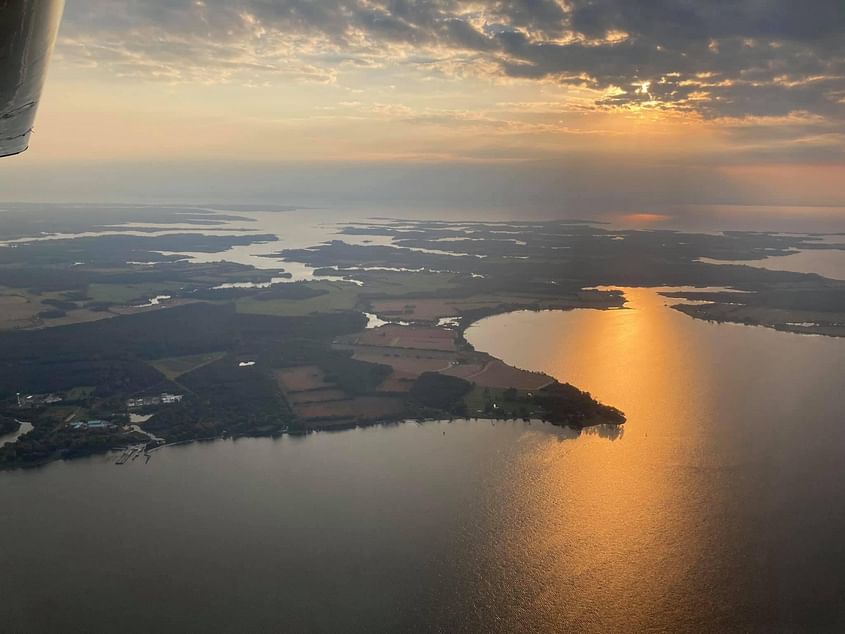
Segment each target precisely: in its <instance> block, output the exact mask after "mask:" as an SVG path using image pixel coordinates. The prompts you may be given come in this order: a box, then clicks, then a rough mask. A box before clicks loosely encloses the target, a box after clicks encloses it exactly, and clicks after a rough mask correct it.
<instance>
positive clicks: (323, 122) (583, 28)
mask: <svg viewBox="0 0 845 634" xmlns="http://www.w3.org/2000/svg"><path fill="white" fill-rule="evenodd" d="M843 30H845V9H843V6H842V3H841V2H838V1H837V0H829V1H826V2H815V3H813V9H812V11H808V10H807V8H806V6H803V5H801V4H799V3H794V2H788V1H786V0H774V1H768V2H764V1H747V2H715V3H713V2H707V3H704V2H699V3H691V2H684V3H665V2H657V1H650V2H637V3H630V2H626V1H625V0H599V1H592V2H587V1H586V0H572V1H570V2H557V1H555V0H536V1H533V2H529V1H526V0H512V1H496V2H493V1H475V2H463V1H457V0H432V1H427V2H422V1H421V2H412V1H401V0H395V1H392V2H389V1H383V0H348V1H346V2H338V1H336V0H330V1H325V2H323V1H321V2H316V3H315V2H301V1H297V0H277V1H274V2H260V1H258V0H238V1H237V2H223V1H221V0H208V1H203V0H196V1H194V2H176V1H174V0H123V1H119V0H106V1H102V0H97V1H96V2H95V1H94V0H77V1H75V2H71V3H68V6H67V8H66V14H65V20H64V23H63V25H62V30H61V33H60V39H59V43H58V45H57V48H56V54H55V58H54V62H53V66H52V69H51V73H50V77H49V81H48V86H47V91H46V94H45V98H44V101H43V105H42V110H41V113H40V115H39V119H38V121H37V124H36V130H35V132H36V134H35V135H34V137H33V149H32V151H31V152H29V153H28V154H26V155H25V156H23V157H21V158H19V159H16V160H15V161H14V162H9V163H6V164H4V165H3V170H2V173H0V187H2V189H3V191H4V193H5V198H6V199H7V200H21V201H47V200H52V201H70V200H79V201H98V200H99V201H116V200H120V201H188V202H197V201H203V200H214V201H216V202H222V201H227V200H228V201H237V202H256V203H270V202H275V203H292V204H344V205H350V204H366V205H374V204H385V205H395V204H396V203H404V204H409V205H412V206H417V207H420V206H439V207H462V208H469V207H472V208H502V207H509V206H510V207H513V206H517V205H518V206H519V207H520V208H522V209H542V210H543V211H544V212H545V213H549V214H552V215H554V214H558V215H581V216H590V215H595V216H601V215H608V214H610V215H614V214H616V215H617V216H619V217H625V218H626V219H628V220H630V221H631V222H633V223H640V224H654V223H655V221H658V223H659V221H661V220H663V219H665V218H670V219H675V220H678V219H681V218H687V219H689V218H690V217H694V216H695V215H696V214H699V213H705V211H702V209H711V211H712V207H708V206H714V205H717V206H719V207H718V209H720V210H721V211H720V212H719V214H720V217H723V218H724V217H727V218H729V217H730V216H731V212H730V208H731V207H732V206H739V207H742V208H745V209H746V210H747V209H749V208H752V209H754V211H753V215H754V217H755V218H760V215H761V214H762V217H763V218H764V220H765V219H768V218H772V219H773V221H776V220H777V219H778V218H779V217H781V216H783V215H784V213H786V214H787V215H790V214H792V215H796V216H798V217H802V216H813V217H821V218H824V219H826V221H827V222H828V224H829V223H830V222H838V221H840V220H841V218H842V217H843V206H845V194H843V189H842V187H841V183H842V182H845V152H843V148H845V144H843V140H845V134H843V133H845V130H844V129H843V121H845V79H844V78H843V77H844V76H845V38H843V37H842V33H843ZM45 183H49V184H50V187H49V188H45V186H44V184H45ZM702 206H705V207H702ZM749 206H752V207H749ZM758 207H759V208H758ZM795 207H801V208H803V209H799V210H795V209H794V208H795ZM760 208H763V209H762V211H761V210H760ZM784 210H786V211H784ZM764 224H765V222H764Z"/></svg>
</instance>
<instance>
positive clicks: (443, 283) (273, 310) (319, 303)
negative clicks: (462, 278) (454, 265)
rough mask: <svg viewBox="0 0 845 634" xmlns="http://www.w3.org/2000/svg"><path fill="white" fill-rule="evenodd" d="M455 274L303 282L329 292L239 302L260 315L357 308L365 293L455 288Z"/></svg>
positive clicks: (244, 310) (386, 274) (382, 275)
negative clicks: (361, 281)
mask: <svg viewBox="0 0 845 634" xmlns="http://www.w3.org/2000/svg"><path fill="white" fill-rule="evenodd" d="M454 278H455V276H454V275H451V274H420V273H393V272H384V273H379V274H377V275H374V274H372V273H368V274H367V284H366V286H358V285H356V284H353V283H351V282H329V281H314V282H300V283H301V284H304V285H307V286H309V287H311V288H314V289H317V290H322V291H328V292H327V293H326V294H325V295H320V296H318V297H310V298H307V299H273V300H260V299H255V298H254V297H245V298H243V299H239V300H238V301H237V302H236V305H237V308H238V312H240V313H253V314H258V315H279V316H292V317H299V316H304V315H310V314H311V313H318V312H332V311H340V310H355V309H356V308H361V305H362V304H363V303H364V299H365V296H372V295H384V296H403V295H407V294H409V293H432V292H437V291H440V290H444V289H448V288H452V282H453V280H454Z"/></svg>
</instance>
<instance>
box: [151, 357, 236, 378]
mask: <svg viewBox="0 0 845 634" xmlns="http://www.w3.org/2000/svg"><path fill="white" fill-rule="evenodd" d="M225 354H226V353H225V352H209V353H206V354H191V355H188V356H185V357H167V358H166V359H157V360H156V361H152V362H150V365H152V366H153V367H154V368H155V369H156V370H158V371H159V372H161V373H162V374H163V375H164V376H166V377H167V378H168V379H170V380H173V379H176V378H178V377H180V376H182V375H183V374H185V373H187V372H190V371H191V370H196V369H197V368H201V367H202V366H204V365H208V364H209V363H211V362H213V361H217V360H218V359H220V358H222V357H223V356H224V355H225Z"/></svg>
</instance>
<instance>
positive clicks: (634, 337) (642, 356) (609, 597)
mask: <svg viewBox="0 0 845 634" xmlns="http://www.w3.org/2000/svg"><path fill="white" fill-rule="evenodd" d="M625 296H626V298H627V300H628V303H627V307H626V308H625V309H622V310H611V311H600V312H599V311H587V310H584V311H572V312H569V313H565V314H562V313H554V312H552V313H549V312H547V313H520V318H519V319H520V322H519V323H520V326H521V327H522V328H525V329H527V330H530V331H531V332H532V333H533V335H532V336H533V337H536V336H537V333H538V332H541V333H543V339H544V340H545V341H546V345H544V346H543V347H542V351H541V350H539V349H536V350H528V351H526V349H525V346H524V345H523V344H521V343H520V341H519V340H518V338H516V341H514V338H513V337H511V336H510V335H509V334H506V333H505V332H504V330H506V329H507V330H510V327H507V326H506V325H505V324H503V325H502V331H500V332H498V333H496V335H493V333H492V332H490V331H487V332H485V343H486V341H487V339H488V337H491V336H495V337H496V340H497V341H500V342H501V345H499V346H498V347H497V349H496V353H497V354H499V355H501V356H503V357H504V358H506V359H511V360H514V359H515V358H518V359H520V360H521V361H522V363H523V364H524V365H526V366H528V365H531V366H532V367H535V368H542V369H543V370H544V371H546V372H548V373H550V374H552V375H553V376H556V377H559V378H560V379H561V380H566V381H569V382H571V383H573V384H574V385H576V386H578V387H580V388H582V389H585V390H587V391H590V392H591V393H592V394H593V396H595V397H596V398H598V399H599V400H601V401H603V402H606V403H610V404H613V405H615V406H617V407H619V408H620V409H622V410H623V411H624V412H625V413H626V415H627V417H628V421H627V423H626V425H625V428H624V431H623V434H622V435H621V436H620V438H619V439H618V440H608V439H607V438H606V437H603V436H602V435H601V434H599V433H590V432H587V433H582V434H581V436H580V437H579V438H578V439H577V440H575V441H570V440H564V441H559V440H556V439H555V440H552V439H543V438H542V437H541V439H539V440H536V442H534V444H532V445H531V451H529V452H526V453H524V454H523V455H522V459H521V462H520V465H519V467H518V469H519V470H520V471H521V472H522V474H526V473H530V474H531V475H530V476H526V477H521V478H519V479H518V480H517V481H518V482H520V483H522V484H523V485H524V484H525V482H526V481H527V482H530V488H529V489H527V490H526V489H520V490H514V491H509V492H508V493H507V498H508V499H509V500H512V499H516V500H519V501H518V502H517V503H516V507H515V509H514V508H511V507H508V508H507V509H505V513H510V514H511V515H512V517H510V518H508V521H509V522H514V523H517V524H521V525H522V530H524V531H527V533H528V534H529V535H530V539H524V540H520V541H519V542H518V543H517V544H513V545H512V547H508V546H505V547H504V548H503V550H504V552H503V553H502V556H504V557H505V558H506V560H507V561H508V565H510V566H513V567H514V569H518V570H520V571H522V573H526V571H529V572H527V573H526V574H531V573H530V571H532V570H543V574H544V575H548V578H549V579H551V581H550V582H549V583H550V584H551V585H553V586H555V587H557V588H559V589H561V590H560V592H559V593H558V594H555V593H548V594H544V595H542V599H540V598H539V597H538V599H537V601H538V603H537V604H536V605H533V606H532V609H536V610H540V611H542V612H544V613H545V616H546V618H547V619H548V622H549V623H550V624H551V623H554V622H555V619H556V615H559V614H560V613H562V612H564V611H565V612H567V613H571V612H572V606H571V602H577V603H578V604H580V605H582V606H583V607H582V608H581V609H580V610H578V612H579V613H580V614H581V618H582V621H581V622H580V623H579V626H580V627H585V628H587V629H590V630H592V631H600V630H601V629H602V626H603V625H604V626H607V627H610V626H611V624H612V623H613V622H617V623H618V622H627V623H630V624H631V626H632V627H633V629H635V630H636V629H642V628H647V627H649V626H650V625H653V622H652V621H651V617H652V616H653V615H654V614H655V612H656V611H657V610H658V608H659V610H660V611H662V612H663V613H664V614H665V612H666V610H670V611H671V610H673V609H675V608H674V606H673V605H672V601H673V598H674V597H677V598H679V597H681V596H685V595H687V596H688V594H689V592H690V588H689V583H690V582H689V576H690V574H691V572H692V571H694V570H696V569H697V568H699V567H700V566H702V562H706V558H707V552H708V549H709V548H711V547H712V546H713V543H712V539H713V536H714V535H719V533H720V531H719V530H718V528H715V529H714V528H713V526H712V524H713V521H714V518H713V517H710V516H708V508H709V507H710V506H711V505H712V504H713V503H714V500H713V498H712V497H711V492H710V490H708V489H706V488H704V489H702V487H700V486H699V484H700V482H699V479H698V470H700V469H707V468H708V458H707V447H706V441H705V439H704V437H703V436H702V434H701V433H700V432H701V426H700V424H699V421H697V420H695V418H694V417H692V418H691V417H690V413H691V412H696V411H698V412H699V414H700V415H701V416H705V415H707V412H708V411H709V410H708V408H707V404H706V403H705V402H704V401H705V399H706V394H707V392H708V384H709V380H708V377H707V376H705V375H703V374H702V373H701V372H700V368H701V367H702V366H701V365H698V364H695V363H689V362H688V361H689V355H691V354H693V353H694V351H693V350H692V349H691V348H690V345H691V344H690V343H689V333H688V332H687V326H688V325H689V324H688V323H687V322H688V321H689V322H691V320H689V318H687V317H685V316H684V315H681V314H680V313H677V312H674V311H670V310H668V309H666V308H664V304H665V303H666V301H667V300H666V299H665V298H663V297H661V296H659V295H657V294H656V293H655V292H654V291H653V290H649V289H625ZM470 340H471V341H473V343H474V344H475V345H476V346H478V347H480V348H482V349H485V348H484V345H483V344H482V343H480V342H477V341H475V340H474V339H473V337H472V333H470ZM509 341H510V343H509ZM510 346H514V348H512V349H510V350H508V348H509V347H510ZM517 349H520V350H521V353H520V354H517V352H516V350H517ZM550 351H551V352H550ZM699 352H700V351H699ZM534 364H536V365H534ZM705 525H708V526H710V530H708V531H706V532H705V531H702V530H701V527H702V526H705ZM679 536H684V538H683V539H680V537H679ZM691 537H692V539H691ZM696 537H698V538H700V539H697V540H696V539H695V538H696ZM682 609H683V608H682ZM604 618H606V619H608V620H607V621H606V622H604V621H602V619H604ZM683 618H684V617H683V615H679V622H680V621H682V620H683Z"/></svg>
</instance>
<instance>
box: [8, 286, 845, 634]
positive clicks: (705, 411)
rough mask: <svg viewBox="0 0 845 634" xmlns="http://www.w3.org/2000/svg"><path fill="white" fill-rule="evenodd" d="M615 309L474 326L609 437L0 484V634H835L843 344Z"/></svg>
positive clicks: (376, 436)
mask: <svg viewBox="0 0 845 634" xmlns="http://www.w3.org/2000/svg"><path fill="white" fill-rule="evenodd" d="M626 295H627V297H628V299H629V302H630V303H629V306H630V308H629V309H626V310H616V311H592V310H579V311H572V312H566V313H562V312H542V313H530V312H520V313H512V314H509V315H502V316H498V317H493V318H489V319H486V320H484V321H482V322H479V323H478V324H476V325H475V326H473V327H472V328H470V330H469V331H468V333H467V335H468V338H469V339H470V341H472V343H473V344H474V345H475V346H476V347H477V348H479V349H483V350H487V351H489V352H491V353H493V354H496V355H498V356H501V357H502V358H504V359H506V360H507V361H509V362H511V363H514V364H516V365H519V366H522V367H526V368H531V369H537V370H544V371H547V372H550V373H552V374H554V375H555V376H557V377H559V378H561V379H563V380H569V381H571V382H572V383H574V384H575V385H578V386H580V387H582V388H585V389H587V390H590V391H591V392H592V393H593V394H594V395H595V396H596V397H598V398H600V399H601V400H603V401H605V402H608V403H610V404H613V405H616V406H618V407H620V408H621V409H623V410H624V411H625V412H626V414H627V415H628V422H627V423H626V425H625V427H624V431H623V433H621V434H620V433H613V430H611V429H604V428H597V429H592V430H589V431H587V432H584V433H581V434H578V433H576V432H574V431H571V430H566V429H559V428H555V427H552V426H550V425H543V424H540V423H537V422H534V423H533V424H526V423H522V422H520V423H515V422H511V423H504V422H497V423H495V424H494V423H492V422H490V421H473V422H466V421H460V422H458V421H456V422H453V423H445V422H444V423H426V424H422V425H418V424H415V423H407V424H403V425H397V426H391V427H375V428H369V429H365V430H353V431H345V432H339V433H319V434H312V435H310V436H307V437H299V438H296V437H284V438H282V439H278V440H269V439H247V440H238V441H217V442H213V443H198V444H194V445H189V446H182V447H174V448H169V449H166V450H163V451H160V452H158V453H156V454H155V457H154V458H153V460H152V461H151V462H150V463H149V464H146V465H145V464H143V463H142V462H141V461H136V462H130V463H129V464H127V465H124V466H120V467H118V466H115V465H114V464H113V459H110V458H107V457H97V458H92V459H87V460H81V461H77V462H70V463H59V464H53V465H51V466H49V467H47V468H44V469H40V470H37V471H28V472H20V471H19V472H7V473H0V504H2V507H3V509H4V511H3V513H2V514H0V536H2V539H0V570H2V575H0V598H1V599H0V623H2V626H0V630H6V631H48V630H50V631H57V630H64V631H111V630H120V631H125V632H136V631H137V632H142V631H145V632H149V631H161V630H171V631H212V630H214V631H219V630H228V631H387V630H393V631H412V630H421V629H422V630H431V631H437V630H440V631H517V630H519V631H538V630H558V631H559V630H561V629H568V630H590V631H642V630H645V629H647V628H656V629H666V630H675V631H684V630H686V631H706V630H709V631H714V630H724V629H745V630H749V629H750V630H755V629H756V630H763V629H769V628H771V627H773V626H801V627H805V628H807V627H815V628H825V629H836V628H841V627H842V626H843V625H845V610H844V609H843V607H842V606H843V600H845V590H843V587H845V584H843V580H845V547H843V537H842V536H843V534H845V505H843V504H842V503H841V501H842V499H843V494H845V477H843V476H845V463H843V461H842V458H841V455H842V451H841V448H842V447H843V446H845V421H843V417H842V412H843V411H845V396H843V393H844V392H845V391H843V389H842V388H843V387H845V385H843V378H842V377H843V376H845V341H841V340H834V339H826V338H821V337H807V336H800V335H791V334H785V333H778V332H774V331H771V330H765V329H762V328H748V327H742V326H730V325H715V324H708V323H705V322H702V321H695V320H693V319H691V318H689V317H687V316H685V315H683V314H681V313H678V312H676V311H672V310H671V309H669V308H667V307H666V306H665V303H666V300H664V299H663V298H661V297H660V296H659V295H657V294H656V293H655V292H654V291H652V290H641V289H626Z"/></svg>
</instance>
